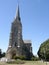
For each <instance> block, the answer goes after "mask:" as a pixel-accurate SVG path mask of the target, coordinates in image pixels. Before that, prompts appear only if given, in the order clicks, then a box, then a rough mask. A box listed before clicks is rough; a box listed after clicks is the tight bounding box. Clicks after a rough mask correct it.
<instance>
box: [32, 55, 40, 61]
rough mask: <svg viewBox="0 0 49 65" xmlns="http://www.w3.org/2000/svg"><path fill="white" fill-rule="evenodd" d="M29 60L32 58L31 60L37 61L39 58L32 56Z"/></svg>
mask: <svg viewBox="0 0 49 65" xmlns="http://www.w3.org/2000/svg"><path fill="white" fill-rule="evenodd" d="M31 60H32V61H38V60H40V59H39V57H36V56H33V57H32V58H31Z"/></svg>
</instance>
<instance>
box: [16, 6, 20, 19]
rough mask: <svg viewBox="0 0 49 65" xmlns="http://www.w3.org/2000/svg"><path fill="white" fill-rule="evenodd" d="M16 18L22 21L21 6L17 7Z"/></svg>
mask: <svg viewBox="0 0 49 65" xmlns="http://www.w3.org/2000/svg"><path fill="white" fill-rule="evenodd" d="M15 18H17V19H20V12H19V5H18V6H17V10H16V16H15Z"/></svg>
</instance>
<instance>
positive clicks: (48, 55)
mask: <svg viewBox="0 0 49 65" xmlns="http://www.w3.org/2000/svg"><path fill="white" fill-rule="evenodd" d="M38 56H39V58H41V59H43V60H49V39H48V40H46V41H44V42H43V43H42V44H41V45H40V48H39V50H38Z"/></svg>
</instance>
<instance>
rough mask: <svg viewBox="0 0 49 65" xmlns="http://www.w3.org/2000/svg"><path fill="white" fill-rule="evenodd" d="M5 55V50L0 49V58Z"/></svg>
mask: <svg viewBox="0 0 49 65" xmlns="http://www.w3.org/2000/svg"><path fill="white" fill-rule="evenodd" d="M2 57H5V52H2V50H1V49H0V58H2Z"/></svg>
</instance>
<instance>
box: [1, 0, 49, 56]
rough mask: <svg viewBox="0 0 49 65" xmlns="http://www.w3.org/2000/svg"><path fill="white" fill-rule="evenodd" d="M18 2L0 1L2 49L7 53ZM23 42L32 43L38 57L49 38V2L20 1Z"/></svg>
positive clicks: (43, 0)
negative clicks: (42, 44)
mask: <svg viewBox="0 0 49 65" xmlns="http://www.w3.org/2000/svg"><path fill="white" fill-rule="evenodd" d="M17 4H18V1H17V0H0V48H1V49H2V51H4V52H6V50H7V48H8V44H9V36H10V31H11V23H12V22H13V21H14V18H15V15H16V9H17ZM19 8H20V17H21V23H22V26H23V27H22V35H23V40H28V39H29V40H31V41H32V47H33V48H32V52H33V54H34V55H37V52H38V50H39V47H40V45H41V43H43V42H44V41H45V40H47V39H48V38H49V0H19Z"/></svg>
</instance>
